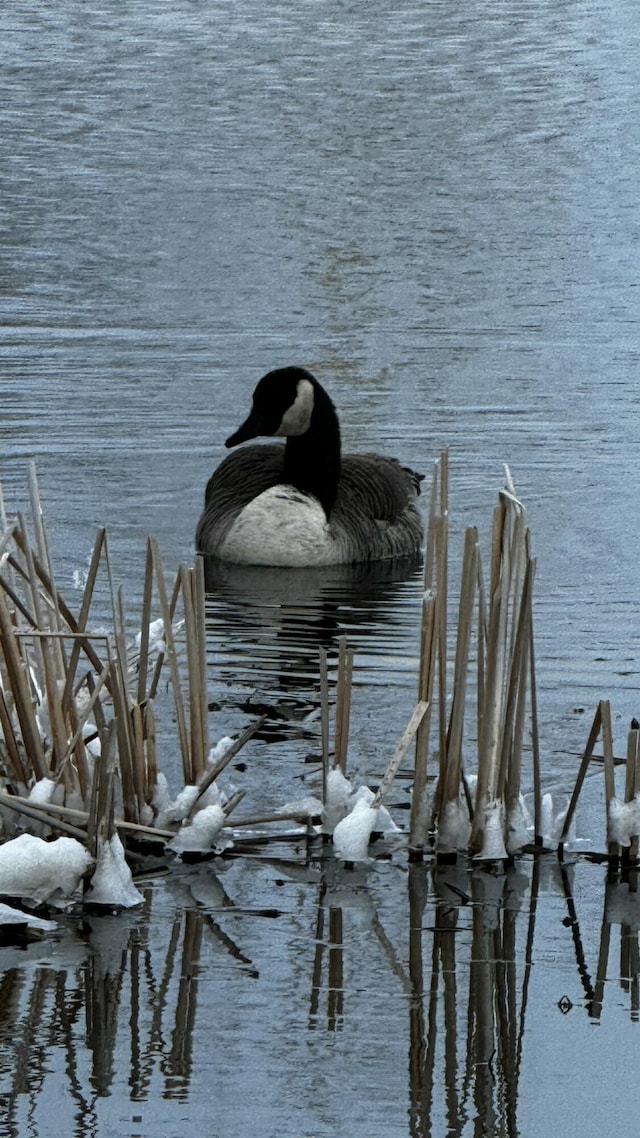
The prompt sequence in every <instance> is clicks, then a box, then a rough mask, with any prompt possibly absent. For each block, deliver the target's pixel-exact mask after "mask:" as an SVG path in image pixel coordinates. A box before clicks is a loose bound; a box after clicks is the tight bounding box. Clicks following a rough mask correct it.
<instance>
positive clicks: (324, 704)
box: [320, 646, 329, 806]
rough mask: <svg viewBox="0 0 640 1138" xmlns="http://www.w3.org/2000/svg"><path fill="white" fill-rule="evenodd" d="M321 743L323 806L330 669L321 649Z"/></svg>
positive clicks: (324, 800)
mask: <svg viewBox="0 0 640 1138" xmlns="http://www.w3.org/2000/svg"><path fill="white" fill-rule="evenodd" d="M320 741H321V751H322V804H323V806H324V805H325V804H326V801H327V782H328V778H329V667H328V660H327V650H326V648H325V647H324V646H321V648H320Z"/></svg>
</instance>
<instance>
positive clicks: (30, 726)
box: [0, 588, 49, 779]
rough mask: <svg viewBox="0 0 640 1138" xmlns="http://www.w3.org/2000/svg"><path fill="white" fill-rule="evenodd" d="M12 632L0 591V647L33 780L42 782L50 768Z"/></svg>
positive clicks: (15, 639)
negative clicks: (32, 770)
mask: <svg viewBox="0 0 640 1138" xmlns="http://www.w3.org/2000/svg"><path fill="white" fill-rule="evenodd" d="M15 632H16V629H15V625H14V623H13V621H12V619H11V615H10V613H9V609H8V607H7V602H6V600H5V595H4V591H3V590H2V589H1V588H0V645H1V647H2V650H3V654H4V660H5V664H6V669H7V676H8V681H9V686H10V689H11V694H12V697H13V702H14V706H15V709H16V714H17V717H18V723H19V725H20V733H21V735H22V739H23V742H24V748H25V751H26V755H27V758H28V760H29V761H30V762H31V764H32V765H33V769H34V773H35V776H36V778H37V779H41V778H45V777H46V776H47V775H48V774H49V766H48V763H47V761H46V758H45V754H44V748H43V746H42V740H41V738H40V730H39V728H38V723H37V720H36V716H35V706H34V697H33V695H32V692H31V680H30V677H29V669H28V664H27V662H26V660H25V659H24V657H23V655H22V653H21V651H20V646H19V643H18V639H17V636H16V635H15ZM28 677H29V678H28Z"/></svg>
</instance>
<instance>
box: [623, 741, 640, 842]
mask: <svg viewBox="0 0 640 1138" xmlns="http://www.w3.org/2000/svg"><path fill="white" fill-rule="evenodd" d="M639 782H640V730H638V728H632V729H631V730H630V731H629V734H628V735H627V761H626V767H625V784H624V800H625V802H633V800H634V798H635V797H636V795H637V794H638V791H639V789H640V786H639ZM638 838H639V835H638V834H632V835H631V843H630V845H629V850H628V858H629V861H631V862H635V861H636V860H637V857H638V844H639V843H638Z"/></svg>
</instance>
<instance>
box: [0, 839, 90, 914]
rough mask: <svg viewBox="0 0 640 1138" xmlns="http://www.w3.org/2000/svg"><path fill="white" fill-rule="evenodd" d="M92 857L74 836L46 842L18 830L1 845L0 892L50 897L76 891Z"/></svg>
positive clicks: (11, 895) (41, 897)
mask: <svg viewBox="0 0 640 1138" xmlns="http://www.w3.org/2000/svg"><path fill="white" fill-rule="evenodd" d="M90 865H91V857H90V856H89V854H88V853H87V851H86V849H85V848H84V846H82V845H81V844H80V842H77V841H76V839H75V838H56V840H55V841H54V842H45V841H43V839H42V838H36V837H34V836H33V834H20V835H19V837H17V838H12V839H11V841H9V842H5V843H4V845H2V846H0V893H3V894H6V895H7V896H9V897H28V898H30V899H31V900H33V901H50V900H52V899H53V898H54V897H56V898H57V897H58V896H59V895H62V896H64V897H70V896H71V895H72V894H73V893H75V891H76V889H77V887H78V884H79V882H80V878H81V877H82V876H83V874H84V873H86V871H87V869H88V868H89V866H90Z"/></svg>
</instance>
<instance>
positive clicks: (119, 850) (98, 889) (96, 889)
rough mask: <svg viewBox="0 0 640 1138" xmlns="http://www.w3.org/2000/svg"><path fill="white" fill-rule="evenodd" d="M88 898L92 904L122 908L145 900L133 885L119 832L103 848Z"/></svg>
mask: <svg viewBox="0 0 640 1138" xmlns="http://www.w3.org/2000/svg"><path fill="white" fill-rule="evenodd" d="M85 900H86V901H89V902H90V903H91V904H92V905H109V906H110V907H115V906H117V907H118V908H121V909H132V908H133V907H134V905H141V904H142V902H143V900H144V898H143V896H142V893H140V892H139V890H138V889H136V887H135V885H134V884H133V878H132V876H131V870H130V869H129V866H128V865H127V862H126V858H125V856H124V848H123V845H122V842H121V841H120V838H119V837H118V835H117V834H114V835H113V837H112V838H111V840H110V841H108V842H103V843H102V845H101V847H100V850H99V852H98V864H97V865H96V868H95V871H94V874H93V877H92V878H91V885H90V887H89V889H88V890H87V893H86V896H85Z"/></svg>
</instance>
